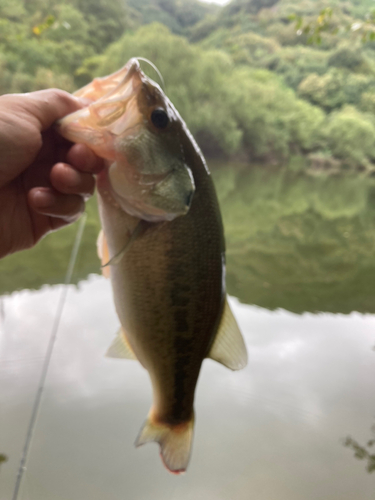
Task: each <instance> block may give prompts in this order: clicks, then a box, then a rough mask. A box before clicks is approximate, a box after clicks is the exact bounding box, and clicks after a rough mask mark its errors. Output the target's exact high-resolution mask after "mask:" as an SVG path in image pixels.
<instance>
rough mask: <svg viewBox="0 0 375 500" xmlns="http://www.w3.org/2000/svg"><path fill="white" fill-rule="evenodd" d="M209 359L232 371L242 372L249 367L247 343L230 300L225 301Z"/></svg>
mask: <svg viewBox="0 0 375 500" xmlns="http://www.w3.org/2000/svg"><path fill="white" fill-rule="evenodd" d="M207 357H208V358H211V359H214V360H215V361H217V362H218V363H221V364H222V365H224V366H226V367H227V368H230V369H231V370H241V368H244V367H245V366H246V365H247V351H246V346H245V342H244V340H243V337H242V334H241V332H240V329H239V328H238V325H237V321H236V320H235V318H234V316H233V313H232V311H231V308H230V306H229V304H228V299H226V300H225V305H224V311H223V315H222V317H221V321H220V326H219V329H218V332H217V334H216V337H215V340H214V343H213V344H212V347H211V350H210V352H209V355H208V356H207Z"/></svg>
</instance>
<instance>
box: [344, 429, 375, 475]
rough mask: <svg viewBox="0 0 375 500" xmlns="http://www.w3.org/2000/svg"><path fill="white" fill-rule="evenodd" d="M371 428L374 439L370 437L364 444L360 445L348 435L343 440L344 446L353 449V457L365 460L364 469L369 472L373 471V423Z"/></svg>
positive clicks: (374, 467) (374, 458)
mask: <svg viewBox="0 0 375 500" xmlns="http://www.w3.org/2000/svg"><path fill="white" fill-rule="evenodd" d="M371 430H372V433H373V435H374V439H370V440H369V441H367V443H366V444H365V445H360V444H359V443H358V442H357V441H356V440H355V439H353V438H352V437H350V436H348V437H347V438H346V439H345V441H344V446H346V447H348V448H351V449H352V450H353V451H354V456H355V458H357V459H358V460H364V461H365V462H367V465H366V470H367V472H368V473H370V474H371V473H372V472H375V425H373V426H372V429H371ZM373 447H374V448H373Z"/></svg>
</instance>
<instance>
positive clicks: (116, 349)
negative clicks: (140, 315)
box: [106, 328, 137, 359]
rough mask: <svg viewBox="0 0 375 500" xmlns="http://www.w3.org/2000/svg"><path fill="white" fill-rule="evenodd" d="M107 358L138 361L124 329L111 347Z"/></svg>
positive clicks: (119, 332)
mask: <svg viewBox="0 0 375 500" xmlns="http://www.w3.org/2000/svg"><path fill="white" fill-rule="evenodd" d="M106 356H107V357H108V358H116V359H137V356H136V355H135V354H134V351H133V349H132V348H131V346H130V344H129V342H128V340H127V338H126V335H125V332H124V330H123V329H122V328H120V330H119V331H118V333H117V335H116V338H115V340H114V341H113V342H112V344H111V345H110V346H109V349H108V351H107V352H106Z"/></svg>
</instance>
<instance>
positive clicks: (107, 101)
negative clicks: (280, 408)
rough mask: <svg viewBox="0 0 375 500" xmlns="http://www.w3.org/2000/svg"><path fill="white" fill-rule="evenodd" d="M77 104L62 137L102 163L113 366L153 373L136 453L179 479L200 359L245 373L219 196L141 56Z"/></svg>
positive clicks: (102, 238) (81, 93)
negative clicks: (146, 447)
mask: <svg viewBox="0 0 375 500" xmlns="http://www.w3.org/2000/svg"><path fill="white" fill-rule="evenodd" d="M75 95H76V96H77V97H80V98H81V99H85V102H87V106H86V107H84V108H83V109H81V110H79V111H76V112H74V113H72V114H71V115H68V116H66V117H64V118H63V119H61V120H60V121H59V123H58V124H57V129H58V131H59V132H60V134H61V135H62V136H63V137H65V138H66V139H68V140H70V141H72V142H76V143H84V144H86V145H87V146H88V147H90V148H91V149H92V150H93V151H94V152H95V153H96V154H97V155H98V156H100V157H102V158H104V159H105V168H104V169H103V170H102V172H101V173H99V174H98V175H97V179H96V183H97V192H98V205H99V214H100V219H101V224H102V231H101V233H100V235H99V238H98V254H99V257H100V258H101V261H102V269H103V274H104V275H105V276H107V277H109V278H110V280H111V284H112V290H113V297H114V303H115V307H116V312H117V315H118V317H119V320H120V324H121V327H120V330H119V332H118V334H117V335H116V337H115V339H114V341H113V343H112V344H111V345H110V347H109V349H108V352H107V356H109V357H112V358H123V359H133V360H138V361H139V362H140V363H141V365H142V366H143V367H144V368H145V369H146V370H147V371H148V374H149V377H150V380H151V384H152V389H153V403H152V405H151V409H150V411H149V414H148V417H147V420H146V422H145V424H144V426H143V427H142V429H141V431H140V433H139V435H138V437H137V440H136V442H135V445H136V446H141V445H143V444H145V443H148V442H156V443H158V444H159V446H160V456H161V459H162V462H163V464H164V465H165V467H166V468H167V469H168V470H169V471H170V472H172V473H174V474H180V473H183V472H185V471H186V468H187V466H188V463H189V459H190V455H191V448H192V440H193V429H194V419H195V417H194V395H195V389H196V385H197V381H198V377H199V373H200V370H201V367H202V362H203V360H204V359H205V358H211V359H213V360H215V361H217V362H219V363H221V364H222V365H224V366H226V367H228V368H230V369H231V370H239V369H242V368H244V367H245V366H246V364H247V350H246V346H245V342H244V340H243V337H242V334H241V332H240V329H239V327H238V325H237V322H236V320H235V318H234V316H233V313H232V311H231V308H230V306H229V303H228V299H227V295H226V288H225V241H224V231H223V224H222V218H221V213H220V208H219V203H218V199H217V195H216V192H215V187H214V184H213V181H212V178H211V174H210V172H209V169H208V167H207V164H206V162H205V159H204V157H203V155H202V152H201V151H200V149H199V147H198V145H197V143H196V141H195V140H194V138H193V136H192V134H191V133H190V131H189V130H188V128H187V126H186V124H185V122H184V121H183V119H182V118H181V116H180V115H179V113H178V111H177V110H176V108H175V107H174V106H173V104H172V103H171V101H170V100H169V99H168V97H167V96H166V95H165V93H164V91H163V90H162V89H161V87H160V86H159V85H158V84H157V83H156V82H155V81H153V80H152V79H150V78H149V77H148V76H146V75H145V73H144V72H143V71H142V69H141V67H140V63H139V61H138V59H137V58H132V59H130V60H129V61H128V62H127V64H126V65H125V66H124V67H123V68H121V69H120V70H118V71H117V72H115V73H113V74H111V75H108V76H106V77H101V78H96V79H94V80H93V81H92V82H91V83H89V84H88V85H86V86H85V87H83V88H82V89H80V90H78V91H77V92H76V93H75Z"/></svg>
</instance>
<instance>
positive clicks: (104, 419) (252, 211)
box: [0, 166, 375, 500]
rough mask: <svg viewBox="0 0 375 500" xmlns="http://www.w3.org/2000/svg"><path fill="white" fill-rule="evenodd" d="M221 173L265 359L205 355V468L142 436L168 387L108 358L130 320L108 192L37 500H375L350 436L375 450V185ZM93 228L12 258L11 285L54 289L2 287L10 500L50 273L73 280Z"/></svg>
mask: <svg viewBox="0 0 375 500" xmlns="http://www.w3.org/2000/svg"><path fill="white" fill-rule="evenodd" d="M214 177H215V180H216V183H217V186H218V189H219V196H220V199H221V203H222V207H223V215H224V220H225V227H226V234H227V246H228V284H229V291H230V293H231V294H234V295H236V296H237V297H239V299H240V301H241V302H247V304H244V303H241V302H240V301H239V300H237V299H233V298H232V299H231V303H232V306H233V310H234V313H235V315H236V317H237V319H238V322H239V324H240V327H241V329H242V331H243V333H244V337H245V340H246V343H247V346H248V351H249V358H250V359H249V365H248V367H247V368H246V369H245V370H243V371H241V372H237V373H232V372H230V371H229V370H226V369H225V368H224V367H222V366H220V365H218V364H216V363H214V362H213V361H211V360H207V361H205V363H204V367H203V370H202V374H201V377H200V380H199V385H198V390H197V400H196V414H197V425H196V435H195V440H194V449H193V456H192V461H191V465H190V467H189V471H188V473H187V474H186V476H184V477H178V478H176V477H173V476H171V475H168V474H167V473H166V472H165V471H164V469H163V467H162V466H161V464H160V462H159V459H158V457H157V448H156V446H151V445H149V446H147V447H144V448H140V449H139V450H135V449H134V447H133V442H134V439H135V437H136V435H137V433H138V431H139V428H140V426H141V423H142V421H143V419H144V417H145V415H146V414H147V411H148V409H149V401H150V398H151V388H150V383H149V379H148V376H147V373H146V372H145V371H144V370H143V369H142V368H141V367H140V365H139V364H138V363H135V362H131V361H129V362H127V361H122V360H113V359H107V358H105V357H104V353H105V351H106V349H107V348H108V346H109V344H110V343H111V342H112V340H113V336H114V334H115V332H116V331H117V328H118V320H117V318H116V315H115V311H114V306H113V300H112V296H111V290H110V285H109V282H108V281H107V280H105V279H104V278H102V277H101V276H97V275H96V276H95V275H89V274H90V273H97V272H98V271H99V263H98V260H97V257H96V249H95V239H96V235H97V232H98V221H97V219H96V216H95V213H96V208H95V206H94V205H93V204H91V205H90V206H89V209H88V210H89V212H90V217H89V220H88V226H87V227H86V231H85V240H84V243H83V246H82V248H81V250H80V253H79V256H78V263H77V267H76V273H75V275H74V280H73V281H74V283H78V286H74V285H72V286H70V287H69V293H68V299H67V303H66V307H65V310H64V314H63V318H62V322H61V325H60V330H59V333H58V339H57V343H56V346H55V351H54V354H53V358H52V364H51V369H50V372H49V376H48V379H47V385H46V390H45V394H44V399H43V402H42V407H41V412H40V416H39V420H38V423H37V427H36V432H35V436H34V441H33V446H32V449H31V454H30V459H29V463H28V466H27V472H26V476H25V479H26V481H25V484H26V485H27V491H26V490H25V489H24V490H23V495H24V496H22V495H21V496H20V500H26V499H27V500H65V499H69V500H82V499H83V498H84V499H86V498H90V499H91V500H102V499H103V498H105V499H106V500H118V498H125V497H126V498H130V499H137V500H149V499H150V498H153V499H154V500H159V499H163V500H164V499H172V500H175V499H177V498H178V499H179V500H191V499H193V498H194V499H197V500H211V499H212V500H214V499H215V500H228V499H229V498H230V499H232V498H233V499H235V500H248V499H249V498H253V497H254V498H256V499H257V500H301V499H303V500H315V499H316V498H324V499H325V500H352V499H353V498H360V499H361V500H373V498H374V491H375V475H374V474H367V473H366V470H365V468H364V467H363V463H361V462H357V461H356V460H354V459H353V456H352V453H348V450H347V449H345V448H344V447H343V439H344V438H345V436H355V440H354V438H350V439H352V441H351V442H350V444H349V445H348V446H351V445H352V444H353V446H351V447H352V448H353V450H354V451H355V452H356V450H355V449H354V443H355V444H356V445H358V446H359V447H362V448H363V449H365V450H367V452H368V453H369V456H370V455H371V453H372V450H371V447H370V448H369V447H368V446H369V445H368V443H367V442H368V429H369V428H371V425H372V423H373V417H374V414H375V401H374V398H373V381H374V379H375V357H374V352H373V350H372V347H373V346H374V344H375V316H373V315H371V314H360V313H358V312H354V311H360V312H372V311H373V309H374V303H375V301H374V300H373V299H374V298H375V297H374V292H375V289H374V287H375V284H374V283H375V281H374V279H373V273H374V265H375V264H373V262H375V259H374V257H375V256H374V252H375V231H374V229H375V210H374V203H375V201H374V200H375V197H374V196H373V194H372V193H373V190H374V184H373V183H374V180H373V179H366V178H363V177H360V176H357V177H354V178H353V177H342V178H340V177H339V178H335V179H333V178H331V177H329V176H325V177H313V176H308V175H305V174H300V173H291V172H287V171H284V172H280V171H278V172H271V171H264V170H258V169H254V170H252V171H244V170H243V169H242V168H241V167H237V166H233V168H232V169H231V170H228V169H227V170H222V169H221V168H220V167H216V168H215V171H214ZM75 230H76V229H75V228H69V229H66V230H64V231H60V232H59V233H56V234H54V235H51V236H49V237H48V238H46V239H45V240H44V241H43V242H42V243H41V245H39V247H37V248H36V249H35V250H33V251H31V252H24V253H22V254H18V255H15V256H12V257H10V258H8V259H5V260H3V261H1V262H0V276H1V287H2V289H1V291H2V293H5V292H7V293H10V292H12V291H14V290H17V289H20V288H28V287H29V288H34V289H36V290H35V291H28V290H23V291H20V292H17V293H12V294H11V295H5V296H3V297H2V304H3V315H2V323H1V329H0V392H1V406H0V450H1V451H2V452H4V453H6V454H7V455H8V456H9V458H8V461H7V462H4V463H2V465H1V474H0V500H9V498H11V494H12V490H13V487H14V481H15V477H16V473H17V467H18V462H19V457H20V454H21V450H22V446H23V443H24V438H25V432H26V428H27V424H28V420H29V417H30V411H31V406H32V402H33V398H34V396H35V391H36V388H37V384H38V381H39V377H40V371H41V366H42V361H43V358H44V355H45V351H46V346H47V342H48V339H49V335H50V333H51V329H52V325H53V321H54V318H55V314H56V308H57V304H58V300H59V297H60V292H61V286H60V285H54V286H48V285H46V284H56V283H59V282H61V281H62V280H63V279H64V276H65V273H66V268H67V263H68V260H69V255H70V251H71V247H72V243H73V238H74V233H75ZM83 279H85V280H84V281H83ZM250 304H252V305H250ZM254 304H256V305H254ZM259 305H261V306H262V308H261V307H258V306H259ZM280 307H283V308H284V310H280V309H277V310H273V309H275V308H280ZM269 309H271V310H269ZM306 311H331V312H330V313H327V312H325V313H320V314H312V313H311V312H306ZM295 312H298V313H300V314H294V313H295ZM332 312H334V313H336V314H332ZM337 313H345V314H337ZM361 443H367V446H366V445H365V446H364V445H362V444H361Z"/></svg>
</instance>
